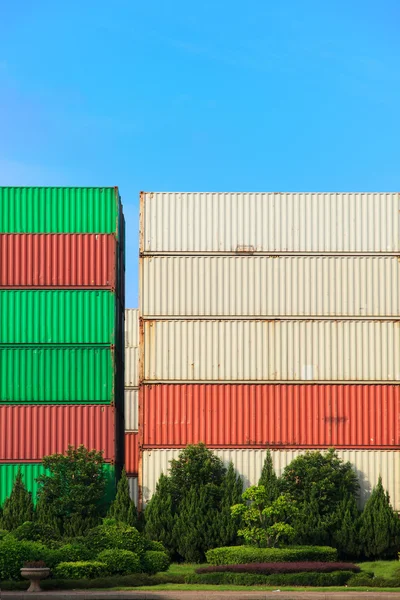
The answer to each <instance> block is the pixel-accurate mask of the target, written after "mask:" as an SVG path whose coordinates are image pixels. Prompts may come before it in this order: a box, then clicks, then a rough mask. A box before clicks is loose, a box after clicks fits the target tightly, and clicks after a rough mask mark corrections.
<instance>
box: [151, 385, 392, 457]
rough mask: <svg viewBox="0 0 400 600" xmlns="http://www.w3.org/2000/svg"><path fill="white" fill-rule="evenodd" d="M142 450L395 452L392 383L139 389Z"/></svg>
mask: <svg viewBox="0 0 400 600" xmlns="http://www.w3.org/2000/svg"><path fill="white" fill-rule="evenodd" d="M141 404H142V405H143V406H142V408H141V414H142V415H143V416H142V421H141V427H142V428H143V447H144V448H162V447H164V448H179V447H184V446H186V445H187V444H193V443H198V442H204V443H205V444H206V445H208V446H210V447H214V448H229V447H232V448H242V447H249V446H251V447H253V448H265V447H286V448H312V447H319V448H324V447H330V446H334V447H336V448H350V447H351V448H369V449H373V448H388V449H389V448H391V449H393V448H396V449H400V419H399V417H400V386H394V385H286V384H285V385H283V384H282V385H262V384H260V385H257V384H256V385H251V384H247V385H243V384H237V385H230V384H228V385H226V384H198V385H196V384H182V385H174V384H165V385H164V384H163V385H153V386H143V388H142V390H141Z"/></svg>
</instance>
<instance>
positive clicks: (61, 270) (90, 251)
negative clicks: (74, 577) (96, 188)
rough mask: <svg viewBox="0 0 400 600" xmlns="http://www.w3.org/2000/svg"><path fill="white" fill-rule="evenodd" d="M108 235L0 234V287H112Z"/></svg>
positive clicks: (112, 248)
mask: <svg viewBox="0 0 400 600" xmlns="http://www.w3.org/2000/svg"><path fill="white" fill-rule="evenodd" d="M116 253H117V241H116V239H115V236H114V235H112V234H74V233H68V234H52V233H45V234H41V233H37V234H0V286H1V287H3V288H4V287H39V288H52V287H61V288H62V287H86V288H109V289H115V286H116V280H115V276H116V261H117V256H116Z"/></svg>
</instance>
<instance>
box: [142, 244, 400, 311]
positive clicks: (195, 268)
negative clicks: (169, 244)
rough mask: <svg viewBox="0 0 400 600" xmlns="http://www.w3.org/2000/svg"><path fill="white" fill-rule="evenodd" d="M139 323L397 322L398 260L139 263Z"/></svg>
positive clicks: (173, 259) (176, 259)
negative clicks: (183, 320) (254, 319)
mask: <svg viewBox="0 0 400 600" xmlns="http://www.w3.org/2000/svg"><path fill="white" fill-rule="evenodd" d="M140 275H141V281H140V286H141V294H140V296H141V313H142V315H143V317H157V316H159V317H174V316H176V317H200V316H201V317H219V316H221V317H222V316H226V317H242V318H243V317H253V316H254V317H270V316H273V317H274V318H276V317H279V316H282V317H296V316H300V317H304V316H318V317H324V316H328V317H329V316H332V317H337V316H346V317H349V316H350V317H370V316H379V317H397V316H399V315H400V262H399V259H398V258H397V257H382V258H378V257H365V256H364V257H327V256H325V257H322V256H320V257H315V256H313V257H310V256H309V257H304V256H301V257H299V256H297V257H294V256H290V257H282V256H280V257H278V256H251V257H244V256H234V257H233V256H185V257H182V256H158V257H154V256H153V257H143V258H142V259H141V269H140Z"/></svg>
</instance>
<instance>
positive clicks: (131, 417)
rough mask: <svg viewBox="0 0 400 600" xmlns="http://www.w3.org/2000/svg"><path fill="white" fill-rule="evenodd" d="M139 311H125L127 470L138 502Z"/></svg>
mask: <svg viewBox="0 0 400 600" xmlns="http://www.w3.org/2000/svg"><path fill="white" fill-rule="evenodd" d="M138 396H139V310H138V309H137V308H127V309H126V311H125V469H126V472H127V474H128V481H129V489H130V494H131V498H132V500H134V502H135V504H137V502H138V468H139V464H138V461H139V434H138V427H139V414H138V406H139V401H138Z"/></svg>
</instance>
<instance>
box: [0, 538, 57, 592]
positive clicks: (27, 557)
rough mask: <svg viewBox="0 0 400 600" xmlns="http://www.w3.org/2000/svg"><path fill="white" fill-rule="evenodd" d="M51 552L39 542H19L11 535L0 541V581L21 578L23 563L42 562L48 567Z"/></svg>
mask: <svg viewBox="0 0 400 600" xmlns="http://www.w3.org/2000/svg"><path fill="white" fill-rule="evenodd" d="M51 555H52V551H51V550H49V549H48V548H46V547H45V546H43V544H39V542H20V541H18V540H16V539H15V538H14V537H12V536H11V535H7V536H6V537H4V538H3V539H2V540H1V541H0V581H2V580H8V579H11V580H12V579H15V580H18V579H20V578H21V573H20V569H21V567H22V565H23V563H24V562H26V561H33V560H43V561H44V562H45V563H46V564H47V565H49V566H50V564H49V563H51Z"/></svg>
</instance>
